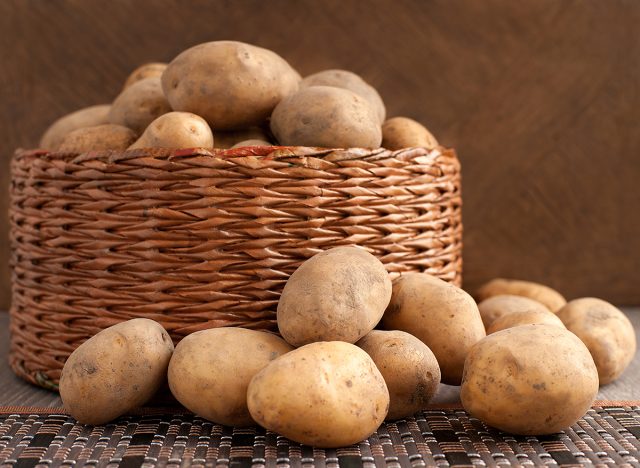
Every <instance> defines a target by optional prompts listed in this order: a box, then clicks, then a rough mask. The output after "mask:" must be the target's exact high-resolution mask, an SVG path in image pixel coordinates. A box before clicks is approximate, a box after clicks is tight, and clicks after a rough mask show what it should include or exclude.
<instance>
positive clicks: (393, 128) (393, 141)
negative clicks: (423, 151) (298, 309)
mask: <svg viewBox="0 0 640 468" xmlns="http://www.w3.org/2000/svg"><path fill="white" fill-rule="evenodd" d="M437 146H438V140H436V138H435V137H434V136H433V135H432V134H431V132H430V131H429V130H427V128H426V127H424V126H423V125H422V124H420V123H418V122H416V121H415V120H413V119H409V118H407V117H393V118H392V119H389V120H387V121H386V122H385V123H384V124H383V125H382V147H383V148H387V149H390V150H399V149H402V148H413V147H423V148H427V149H433V148H436V147H437Z"/></svg>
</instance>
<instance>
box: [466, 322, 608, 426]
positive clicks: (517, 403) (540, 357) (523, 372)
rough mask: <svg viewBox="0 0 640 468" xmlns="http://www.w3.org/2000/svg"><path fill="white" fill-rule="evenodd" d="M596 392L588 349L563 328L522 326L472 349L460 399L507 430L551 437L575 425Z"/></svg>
mask: <svg viewBox="0 0 640 468" xmlns="http://www.w3.org/2000/svg"><path fill="white" fill-rule="evenodd" d="M597 393H598V371H597V370H596V366H595V364H594V363H593V359H592V358H591V355H590V354H589V350H588V349H587V348H586V346H585V345H584V344H583V343H582V342H581V341H580V339H578V337H577V336H575V335H574V334H573V333H571V332H569V331H568V330H566V329H564V328H560V327H557V326H553V325H523V326H520V327H515V328H509V329H507V330H502V331H500V332H497V333H494V334H493V335H489V336H487V337H486V338H485V339H483V340H482V341H480V342H478V343H477V344H476V345H475V346H474V347H473V348H472V349H471V351H470V353H469V355H468V356H467V360H466V362H465V366H464V377H463V379H462V388H461V390H460V398H461V400H462V405H463V406H464V408H465V409H466V410H467V411H468V412H469V414H471V416H473V417H476V418H478V419H480V420H482V421H484V422H485V423H486V424H488V425H490V426H494V427H497V428H498V429H501V430H503V431H505V432H510V433H513V434H525V435H543V434H552V433H554V432H558V431H560V430H562V429H565V428H567V427H569V426H570V425H572V424H573V423H575V422H576V421H577V420H578V419H579V418H580V417H581V416H583V415H584V414H585V413H586V411H587V410H588V409H589V408H590V407H591V404H592V403H593V400H594V398H595V397H596V394H597Z"/></svg>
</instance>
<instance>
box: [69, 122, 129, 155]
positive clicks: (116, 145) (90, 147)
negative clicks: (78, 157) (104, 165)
mask: <svg viewBox="0 0 640 468" xmlns="http://www.w3.org/2000/svg"><path fill="white" fill-rule="evenodd" d="M134 141H136V134H135V133H134V132H133V130H131V129H129V128H127V127H123V126H122V125H113V124H104V125H96V126H95V127H86V128H79V129H77V130H74V131H72V132H70V133H68V134H67V135H66V136H65V137H64V139H63V140H62V143H61V144H60V148H59V151H65V152H70V153H85V152H87V151H103V150H116V151H124V150H126V149H127V148H128V147H129V146H130V145H131V144H132V143H133V142H134Z"/></svg>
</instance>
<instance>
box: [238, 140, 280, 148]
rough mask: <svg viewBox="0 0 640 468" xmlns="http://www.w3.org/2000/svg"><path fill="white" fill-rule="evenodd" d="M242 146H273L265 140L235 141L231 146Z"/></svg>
mask: <svg viewBox="0 0 640 468" xmlns="http://www.w3.org/2000/svg"><path fill="white" fill-rule="evenodd" d="M243 146H273V143H269V142H268V141H265V140H244V141H240V142H238V143H236V144H235V145H233V146H232V148H242V147H243Z"/></svg>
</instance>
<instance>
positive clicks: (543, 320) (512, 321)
mask: <svg viewBox="0 0 640 468" xmlns="http://www.w3.org/2000/svg"><path fill="white" fill-rule="evenodd" d="M534 324H538V325H540V324H546V325H554V326H556V327H560V328H565V326H564V325H563V323H562V320H560V319H559V318H558V316H557V315H556V314H554V313H553V312H551V311H550V310H519V311H516V312H512V313H510V314H507V315H503V316H502V317H500V318H497V319H496V320H494V321H493V323H492V324H491V325H490V326H489V328H487V335H491V334H492V333H495V332H498V331H500V330H506V329H507V328H513V327H519V326H521V325H534Z"/></svg>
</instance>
